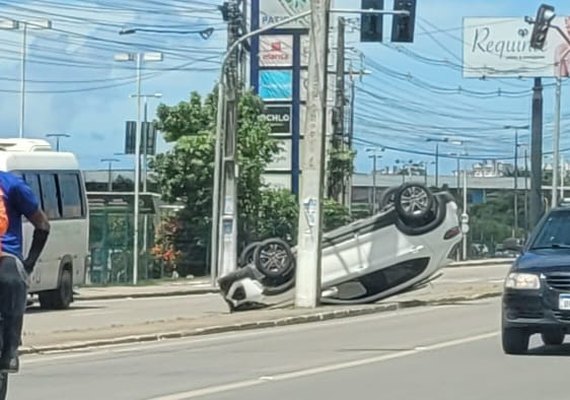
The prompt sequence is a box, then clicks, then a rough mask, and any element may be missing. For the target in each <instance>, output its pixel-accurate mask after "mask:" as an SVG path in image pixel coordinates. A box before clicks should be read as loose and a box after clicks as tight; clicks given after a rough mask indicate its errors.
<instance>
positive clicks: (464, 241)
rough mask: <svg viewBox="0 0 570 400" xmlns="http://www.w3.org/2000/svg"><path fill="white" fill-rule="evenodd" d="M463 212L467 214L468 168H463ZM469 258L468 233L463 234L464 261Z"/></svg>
mask: <svg viewBox="0 0 570 400" xmlns="http://www.w3.org/2000/svg"><path fill="white" fill-rule="evenodd" d="M463 214H465V215H467V168H463ZM465 260H467V234H466V233H464V234H463V261H465Z"/></svg>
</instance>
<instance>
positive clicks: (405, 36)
mask: <svg viewBox="0 0 570 400" xmlns="http://www.w3.org/2000/svg"><path fill="white" fill-rule="evenodd" d="M394 10H403V11H408V12H409V13H410V14H409V15H394V19H393V20H392V42H400V43H412V42H413V41H414V25H415V24H416V0H394Z"/></svg>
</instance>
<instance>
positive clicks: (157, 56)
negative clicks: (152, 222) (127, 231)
mask: <svg viewBox="0 0 570 400" xmlns="http://www.w3.org/2000/svg"><path fill="white" fill-rule="evenodd" d="M162 60H163V54H162V53H159V52H149V53H141V52H139V53H121V54H116V55H115V61H118V62H133V61H134V62H135V63H136V70H137V94H136V96H137V129H136V138H135V196H134V197H135V198H134V221H133V284H134V285H136V284H137V279H138V267H139V251H138V244H139V208H140V180H141V178H140V164H141V160H140V157H141V136H142V135H141V132H142V129H141V98H142V96H141V67H142V63H143V62H159V61H162Z"/></svg>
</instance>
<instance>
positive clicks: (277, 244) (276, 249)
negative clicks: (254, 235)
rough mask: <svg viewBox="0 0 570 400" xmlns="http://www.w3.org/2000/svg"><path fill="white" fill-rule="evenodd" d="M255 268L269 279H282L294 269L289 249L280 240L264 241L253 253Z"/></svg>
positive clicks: (293, 261)
mask: <svg viewBox="0 0 570 400" xmlns="http://www.w3.org/2000/svg"><path fill="white" fill-rule="evenodd" d="M253 259H254V263H255V268H257V270H258V271H259V272H261V273H262V274H263V275H265V276H266V277H267V278H269V279H284V278H286V277H287V276H288V275H289V274H290V273H291V271H292V270H293V269H294V268H295V256H294V255H293V252H292V251H291V247H290V246H289V245H288V244H287V242H285V241H284V240H282V239H278V238H273V239H267V240H264V241H263V242H261V243H260V244H259V246H257V248H256V249H255V252H254V256H253Z"/></svg>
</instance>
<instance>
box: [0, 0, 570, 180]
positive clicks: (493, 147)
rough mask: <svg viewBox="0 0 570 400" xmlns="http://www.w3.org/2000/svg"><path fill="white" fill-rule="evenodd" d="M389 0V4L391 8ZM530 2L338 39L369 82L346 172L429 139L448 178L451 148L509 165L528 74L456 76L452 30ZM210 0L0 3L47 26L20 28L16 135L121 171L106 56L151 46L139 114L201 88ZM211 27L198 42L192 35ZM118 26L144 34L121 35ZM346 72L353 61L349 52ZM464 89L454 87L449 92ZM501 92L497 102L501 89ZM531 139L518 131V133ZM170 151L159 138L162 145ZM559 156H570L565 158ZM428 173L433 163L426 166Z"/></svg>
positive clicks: (8, 81) (207, 65) (218, 27)
mask: <svg viewBox="0 0 570 400" xmlns="http://www.w3.org/2000/svg"><path fill="white" fill-rule="evenodd" d="M355 3H356V2H355V1H351V0H337V1H336V2H335V6H336V7H342V8H354V7H355ZM391 3H392V2H391V1H386V4H387V6H388V7H391V6H392V4H391ZM540 3H541V2H539V1H531V0H418V9H417V19H416V30H415V40H414V43H410V44H403V45H395V44H393V43H390V41H389V38H390V34H389V30H390V26H391V24H390V21H389V19H387V20H386V21H385V26H384V27H385V35H384V37H385V38H386V40H385V42H384V43H372V44H371V43H366V44H363V43H359V42H358V39H359V34H358V31H357V30H354V29H353V30H349V33H348V36H347V42H348V45H349V46H354V47H355V48H357V49H358V50H359V51H360V52H361V53H362V54H363V55H364V58H363V64H362V65H363V67H364V68H365V69H366V70H367V71H370V75H367V76H365V77H364V78H363V81H362V82H359V83H358V85H357V96H356V111H355V116H356V117H355V145H356V150H357V151H358V155H357V161H356V170H357V171H361V172H366V171H369V170H370V167H371V162H370V160H369V159H368V157H367V154H366V152H365V148H366V147H370V146H385V147H386V150H385V151H384V153H383V158H382V160H381V161H380V163H381V165H382V166H386V165H393V164H394V163H395V162H396V160H405V161H408V160H412V161H414V162H420V161H426V162H431V161H432V160H433V153H434V144H433V143H428V142H426V141H425V139H426V138H444V137H449V138H457V139H461V140H463V141H464V145H463V146H462V147H458V146H456V145H451V144H449V145H448V144H445V145H441V146H440V153H441V154H442V156H444V157H443V159H442V161H441V164H440V169H441V171H442V172H443V173H450V172H451V171H452V170H453V169H454V168H455V165H456V164H455V160H454V159H451V158H449V159H446V158H445V155H446V154H449V153H452V152H467V153H468V154H469V160H467V161H466V162H467V163H469V164H470V163H473V162H476V161H479V160H482V159H490V158H495V159H498V160H505V161H509V158H511V160H510V161H511V162H512V154H513V152H514V133H513V132H512V131H511V130H505V129H503V126H504V125H520V124H523V125H524V124H530V122H531V120H530V109H531V98H532V92H531V88H532V79H531V78H526V79H518V78H510V79H495V78H493V79H485V80H481V79H477V78H464V77H463V75H462V71H461V65H462V61H463V54H462V48H463V37H462V24H463V18H465V17H484V16H488V17H522V16H525V15H529V16H534V15H535V14H536V10H537V8H538V6H539V5H540ZM220 4H221V1H213V0H163V1H159V0H42V1H36V0H20V1H18V2H14V1H12V0H0V18H9V19H16V20H30V19H32V20H33V19H42V18H43V19H46V18H47V19H49V20H51V21H52V29H50V30H34V31H30V34H29V37H28V50H27V65H26V66H27V67H26V77H27V88H26V89H27V92H26V98H25V99H26V113H25V136H26V137H37V138H39V137H45V135H46V134H50V133H51V134H53V133H66V134H69V135H71V137H70V138H64V139H62V142H61V146H62V149H63V150H67V151H73V152H74V153H76V154H77V156H78V157H79V160H80V163H81V167H82V168H84V169H98V168H104V167H105V164H104V163H102V162H101V159H102V158H108V157H115V158H118V159H120V162H118V163H116V164H115V165H114V167H115V168H132V166H133V159H132V156H115V155H114V154H115V153H122V152H124V131H125V121H126V120H134V119H136V111H137V109H136V100H135V99H133V98H131V97H130V95H131V94H133V93H135V91H136V84H135V82H136V81H135V66H134V63H130V62H117V61H114V56H115V55H116V54H118V53H125V52H137V51H161V52H163V53H164V60H163V61H162V62H155V63H146V64H145V65H144V66H143V67H144V68H143V72H142V76H143V81H142V92H143V94H154V93H161V94H162V97H161V99H160V100H157V99H150V100H149V113H150V116H151V117H153V116H154V111H155V108H156V106H157V105H158V104H159V102H163V103H165V104H169V105H174V104H176V103H178V102H180V101H182V100H185V99H187V98H188V97H189V94H190V92H191V91H198V92H200V93H202V94H205V93H208V92H209V91H210V90H211V89H212V87H213V85H214V83H215V81H216V79H217V76H218V74H219V60H220V59H221V55H222V52H223V49H224V43H225V40H226V35H225V24H224V22H223V20H222V18H221V14H220V12H219V11H218V10H217V6H218V5H220ZM549 4H551V5H553V6H555V7H556V11H557V14H558V15H567V14H568V15H570V3H569V2H568V1H567V0H566V1H564V0H556V1H555V0H552V1H550V2H549ZM210 27H212V28H214V29H215V31H214V34H213V35H212V36H211V37H210V38H209V39H207V40H204V39H203V38H201V37H200V36H199V35H196V34H180V33H178V34H175V33H168V32H164V30H184V31H198V30H202V29H205V28H210ZM123 28H146V29H153V30H155V31H162V32H160V33H157V32H154V33H150V32H137V33H136V34H133V35H119V31H120V30H121V29H123ZM21 41H22V32H21V31H18V30H0V81H1V82H2V87H1V88H0V94H1V95H0V126H1V128H0V137H17V135H18V127H19V107H20V95H19V93H20V92H19V89H20V66H21V62H20V48H21ZM354 62H355V65H357V66H358V65H360V58H359V57H358V56H357V55H354ZM553 82H554V80H553V79H551V78H545V79H543V84H545V89H544V114H545V125H544V151H546V152H547V151H550V150H551V149H552V144H551V138H552V131H553V124H552V121H553V107H554V102H553V100H554V88H553ZM567 87H568V84H567V82H566V81H564V82H563V92H562V93H563V94H562V114H563V118H562V125H561V127H562V128H561V132H562V137H561V147H562V148H567V147H570V136H569V135H568V133H569V124H568V118H570V113H568V112H567V111H566V109H567V107H568V105H569V104H570V102H569V101H568V97H569V96H568V94H567V93H568V92H567ZM460 88H461V89H460ZM499 93H500V95H499ZM520 141H521V142H526V143H528V142H529V132H528V131H521V132H520ZM167 148H168V146H167V145H166V144H165V143H164V142H163V141H162V140H159V146H158V149H159V151H164V150H166V149H167ZM568 158H569V159H570V152H569V153H568ZM432 168H433V166H432Z"/></svg>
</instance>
